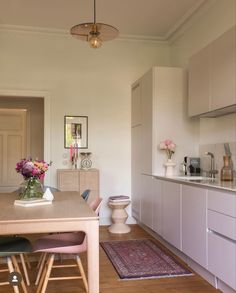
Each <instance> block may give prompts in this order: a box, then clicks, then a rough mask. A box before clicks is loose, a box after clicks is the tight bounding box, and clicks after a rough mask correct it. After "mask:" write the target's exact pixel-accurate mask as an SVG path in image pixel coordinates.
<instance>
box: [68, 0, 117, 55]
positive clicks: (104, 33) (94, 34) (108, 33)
mask: <svg viewBox="0 0 236 293" xmlns="http://www.w3.org/2000/svg"><path fill="white" fill-rule="evenodd" d="M70 33H71V35H72V36H73V37H76V38H78V39H80V40H82V41H86V42H89V43H90V46H91V48H94V49H97V48H99V47H101V45H102V42H104V41H109V40H112V39H114V38H116V37H117V36H118V34H119V31H118V29H116V28H115V27H113V26H111V25H109V24H105V23H97V22H96V1H95V0H94V18H93V22H87V23H80V24H77V25H75V26H73V27H72V28H71V30H70Z"/></svg>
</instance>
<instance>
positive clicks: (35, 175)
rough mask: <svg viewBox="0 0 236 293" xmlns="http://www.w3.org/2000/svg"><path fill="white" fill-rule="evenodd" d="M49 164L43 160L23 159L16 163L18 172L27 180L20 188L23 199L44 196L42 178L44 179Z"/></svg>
mask: <svg viewBox="0 0 236 293" xmlns="http://www.w3.org/2000/svg"><path fill="white" fill-rule="evenodd" d="M50 165H51V162H50V163H49V164H48V163H46V162H45V161H43V160H41V161H40V160H32V158H30V159H23V160H21V161H20V162H18V163H17V164H16V172H17V173H20V174H21V175H23V177H24V179H25V181H24V182H23V183H22V186H21V188H20V198H21V199H26V200H27V199H32V198H41V197H42V196H43V186H42V184H41V182H40V181H39V180H40V179H43V178H44V176H45V172H46V171H47V170H48V167H49V166H50Z"/></svg>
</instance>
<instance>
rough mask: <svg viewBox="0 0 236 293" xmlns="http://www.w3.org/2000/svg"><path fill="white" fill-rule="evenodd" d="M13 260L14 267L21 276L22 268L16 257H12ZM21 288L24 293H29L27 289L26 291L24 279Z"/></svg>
mask: <svg viewBox="0 0 236 293" xmlns="http://www.w3.org/2000/svg"><path fill="white" fill-rule="evenodd" d="M11 259H12V262H13V264H14V267H15V269H16V271H17V272H18V273H20V274H21V271H20V268H19V266H18V263H17V260H16V257H15V255H12V256H11ZM21 287H22V289H23V291H24V293H27V292H28V291H27V289H26V286H25V281H24V279H23V278H22V281H21Z"/></svg>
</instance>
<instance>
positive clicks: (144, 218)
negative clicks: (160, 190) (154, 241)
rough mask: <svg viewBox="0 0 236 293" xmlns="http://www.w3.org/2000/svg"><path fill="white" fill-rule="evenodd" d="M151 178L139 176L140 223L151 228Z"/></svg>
mask: <svg viewBox="0 0 236 293" xmlns="http://www.w3.org/2000/svg"><path fill="white" fill-rule="evenodd" d="M153 180H154V179H153V178H152V176H147V175H141V222H142V223H143V224H144V225H146V226H147V227H149V228H151V229H152V228H153Z"/></svg>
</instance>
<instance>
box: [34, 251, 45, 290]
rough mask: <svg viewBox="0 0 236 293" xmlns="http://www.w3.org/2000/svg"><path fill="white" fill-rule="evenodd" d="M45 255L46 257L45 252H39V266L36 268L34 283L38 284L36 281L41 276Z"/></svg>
mask: <svg viewBox="0 0 236 293" xmlns="http://www.w3.org/2000/svg"><path fill="white" fill-rule="evenodd" d="M46 257H47V252H43V253H41V256H40V262H39V264H40V266H39V268H38V274H37V277H36V281H35V285H38V283H39V280H40V277H41V274H42V271H43V267H44V264H45V260H46Z"/></svg>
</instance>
